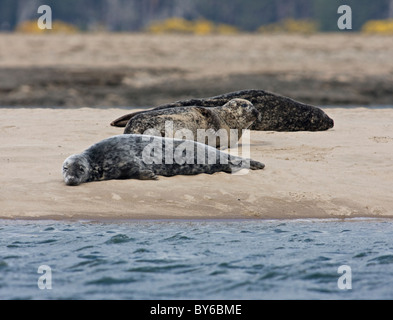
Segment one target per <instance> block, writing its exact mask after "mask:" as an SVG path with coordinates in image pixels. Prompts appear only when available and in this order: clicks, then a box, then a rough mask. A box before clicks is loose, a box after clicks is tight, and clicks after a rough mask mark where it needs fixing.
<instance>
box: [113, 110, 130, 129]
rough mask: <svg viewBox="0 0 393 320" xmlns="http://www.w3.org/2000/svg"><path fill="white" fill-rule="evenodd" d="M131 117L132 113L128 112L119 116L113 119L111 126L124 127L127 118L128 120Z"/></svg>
mask: <svg viewBox="0 0 393 320" xmlns="http://www.w3.org/2000/svg"><path fill="white" fill-rule="evenodd" d="M132 117H133V113H129V114H126V115H124V116H121V117H120V118H117V119H116V120H113V121H112V122H111V126H112V127H125V126H126V125H127V122H128V120H130V119H131V118H132Z"/></svg>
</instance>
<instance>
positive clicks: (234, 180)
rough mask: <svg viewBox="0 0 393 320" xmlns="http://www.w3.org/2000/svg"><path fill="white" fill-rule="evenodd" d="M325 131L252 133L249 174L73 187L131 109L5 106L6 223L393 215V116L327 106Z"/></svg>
mask: <svg viewBox="0 0 393 320" xmlns="http://www.w3.org/2000/svg"><path fill="white" fill-rule="evenodd" d="M325 111H326V112H327V113H328V114H329V115H330V116H331V117H332V118H333V119H334V120H335V127H334V128H333V129H331V130H328V131H324V132H295V133H289V132H257V131H252V132H251V146H250V150H251V157H252V158H253V159H255V160H260V161H262V162H264V163H265V164H266V168H265V169H264V170H260V171H250V172H249V173H248V174H246V175H240V176H236V175H231V174H226V173H216V174H214V175H206V174H202V175H198V176H176V177H170V178H166V177H160V178H159V180H158V181H139V180H112V181H102V182H92V183H86V184H82V185H80V186H77V187H69V186H66V185H65V184H64V182H63V181H62V176H61V165H62V162H63V161H64V159H65V158H66V157H67V156H69V155H71V154H74V153H79V152H81V151H83V150H85V149H86V148H87V147H89V146H90V145H92V144H94V143H96V142H97V141H99V140H101V139H104V138H106V137H109V136H112V135H116V134H120V133H121V130H122V129H121V128H114V127H110V126H109V122H110V121H111V120H113V119H114V118H117V117H118V116H120V115H122V114H124V113H125V110H124V109H116V108H110V109H92V108H82V109H71V110H67V109H23V108H18V109H12V108H5V109H1V115H2V116H1V120H0V121H1V122H0V132H1V134H0V176H1V186H0V208H1V209H0V218H23V219H25V218H28V219H30V218H39V219H52V218H54V219H89V220H90V219H92V220H96V219H129V218H131V219H132V218H137V219H150V218H154V219H158V218H185V219H198V218H201V219H206V218H332V217H337V218H347V217H393V197H392V190H393V171H392V163H393V124H392V121H391V119H392V117H393V110H392V109H367V108H350V109H344V108H327V109H326V110H325Z"/></svg>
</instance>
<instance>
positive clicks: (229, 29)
mask: <svg viewBox="0 0 393 320" xmlns="http://www.w3.org/2000/svg"><path fill="white" fill-rule="evenodd" d="M146 30H147V31H148V32H150V33H155V34H162V33H184V34H196V35H207V34H236V33H238V32H239V30H238V29H237V28H236V27H233V26H230V25H226V24H219V25H216V24H214V23H212V22H210V21H208V20H196V21H189V20H186V19H183V18H169V19H166V20H164V21H158V22H154V23H152V24H151V25H150V26H149V27H148V28H147V29H146Z"/></svg>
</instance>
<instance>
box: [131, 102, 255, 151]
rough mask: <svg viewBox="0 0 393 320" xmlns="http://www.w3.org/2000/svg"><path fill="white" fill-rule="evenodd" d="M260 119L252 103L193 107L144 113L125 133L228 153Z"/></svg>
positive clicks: (132, 119) (137, 117)
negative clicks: (190, 142)
mask: <svg viewBox="0 0 393 320" xmlns="http://www.w3.org/2000/svg"><path fill="white" fill-rule="evenodd" d="M259 118H260V113H259V112H258V110H257V109H256V108H255V107H254V106H253V105H252V104H251V103H250V102H249V101H247V100H244V99H232V100H230V101H228V102H227V103H225V104H224V105H223V106H218V107H211V108H205V107H198V106H190V107H177V108H164V109H159V110H151V111H147V112H143V113H140V114H137V115H135V116H134V117H132V118H131V119H130V120H129V121H128V123H127V125H126V127H125V129H124V133H125V134H129V133H136V134H144V133H146V132H147V133H148V134H151V135H157V136H163V137H167V138H180V139H181V138H183V137H185V138H186V139H189V140H195V141H198V142H202V143H205V144H208V145H210V146H212V147H215V148H221V149H225V148H227V147H231V146H232V147H233V146H235V145H236V143H237V142H238V140H239V139H240V138H241V136H242V133H243V129H247V128H249V127H250V126H251V125H252V123H254V121H255V120H257V119H259ZM151 129H154V130H151Z"/></svg>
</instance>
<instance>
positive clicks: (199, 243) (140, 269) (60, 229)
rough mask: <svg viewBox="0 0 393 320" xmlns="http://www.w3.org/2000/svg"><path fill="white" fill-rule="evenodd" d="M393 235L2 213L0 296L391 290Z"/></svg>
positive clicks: (342, 295) (292, 295)
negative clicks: (30, 217) (46, 218)
mask: <svg viewBox="0 0 393 320" xmlns="http://www.w3.org/2000/svg"><path fill="white" fill-rule="evenodd" d="M392 235H393V220H377V219H354V220H346V221H341V220H284V221H275V220H271V221H267V220H237V221H226V220H222V221H173V220H172V221H119V222H88V221H77V222H70V221H68V222H59V221H11V220H0V275H1V277H0V299H393V240H392ZM41 265H47V266H49V267H50V269H51V274H49V273H48V271H47V270H46V271H44V273H38V272H37V270H38V267H39V266H41ZM341 265H347V266H349V267H350V274H351V279H348V278H347V279H346V282H345V283H346V285H348V284H351V289H340V288H339V286H338V283H339V278H340V277H341V276H345V277H347V276H348V275H349V272H348V270H347V271H346V272H344V273H343V274H339V273H338V272H337V270H338V268H339V267H340V266H341ZM49 275H50V276H51V279H50V280H47V279H48V278H47V277H49ZM43 276H45V277H46V278H45V282H42V281H41V282H42V283H45V284H46V285H47V284H48V283H50V284H51V289H45V288H44V289H39V287H38V280H39V278H40V277H43ZM46 281H49V282H46Z"/></svg>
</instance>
